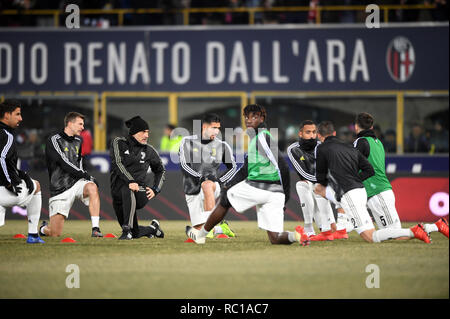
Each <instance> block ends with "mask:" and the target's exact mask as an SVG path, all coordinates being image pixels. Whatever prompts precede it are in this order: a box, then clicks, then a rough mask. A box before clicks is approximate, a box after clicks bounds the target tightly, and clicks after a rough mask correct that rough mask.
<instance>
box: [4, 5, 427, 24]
mask: <svg viewBox="0 0 450 319" xmlns="http://www.w3.org/2000/svg"><path fill="white" fill-rule="evenodd" d="M379 8H380V10H381V11H383V21H384V22H389V12H390V11H391V10H424V9H435V8H436V6H435V5H432V4H421V5H380V6H379ZM310 10H314V11H315V22H316V23H317V24H320V23H322V12H324V11H362V12H364V13H365V10H366V6H317V7H315V8H310V7H308V6H299V7H271V8H265V7H241V8H185V9H171V10H164V9H162V8H154V9H82V10H80V14H81V15H116V16H117V23H118V25H119V26H122V25H123V23H124V16H125V15H126V14H165V13H172V14H177V13H178V14H182V16H183V24H184V25H189V20H190V15H191V14H192V13H247V14H248V16H249V24H255V14H256V13H267V12H305V11H310ZM66 14H67V13H65V12H64V11H62V10H37V9H36V10H33V9H32V10H2V11H0V15H38V16H53V21H54V22H53V24H54V26H55V27H58V26H59V22H60V21H59V20H60V16H65V15H66Z"/></svg>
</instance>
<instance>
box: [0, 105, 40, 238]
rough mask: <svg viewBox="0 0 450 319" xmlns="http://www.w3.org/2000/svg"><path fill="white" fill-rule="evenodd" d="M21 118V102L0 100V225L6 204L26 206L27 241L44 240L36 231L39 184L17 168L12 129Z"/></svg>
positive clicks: (9, 205)
mask: <svg viewBox="0 0 450 319" xmlns="http://www.w3.org/2000/svg"><path fill="white" fill-rule="evenodd" d="M20 122H22V115H21V105H20V103H18V102H16V101H5V102H3V103H1V104H0V150H1V159H0V164H1V168H2V169H1V172H0V226H3V225H4V222H5V207H13V206H16V205H17V206H23V207H26V208H27V217H28V238H27V243H29V244H34V243H44V241H43V240H41V239H40V238H39V235H38V224H39V217H40V215H41V207H42V196H41V186H40V184H39V182H38V181H36V180H33V179H31V178H30V176H28V174H27V173H26V172H24V171H22V170H20V169H18V168H17V160H18V156H17V150H16V142H15V137H14V129H15V128H16V127H18V126H19V124H20Z"/></svg>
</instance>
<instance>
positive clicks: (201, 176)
mask: <svg viewBox="0 0 450 319" xmlns="http://www.w3.org/2000/svg"><path fill="white" fill-rule="evenodd" d="M179 156H180V167H181V171H182V172H183V185H184V193H185V194H186V195H195V194H198V193H200V189H201V183H202V182H203V181H205V180H206V179H208V180H211V181H214V182H219V184H221V185H222V184H224V183H226V182H227V181H228V180H229V179H230V178H231V177H232V176H233V174H234V172H235V171H236V162H235V160H234V156H233V151H232V150H231V147H230V146H229V145H228V144H227V143H226V142H224V141H221V140H219V139H217V138H216V139H214V140H200V139H199V138H198V136H197V135H192V136H186V137H184V138H183V139H182V141H181V144H180V150H179ZM222 163H223V164H224V165H225V166H226V168H227V169H226V170H224V171H222V172H220V171H219V168H220V165H221V164H222Z"/></svg>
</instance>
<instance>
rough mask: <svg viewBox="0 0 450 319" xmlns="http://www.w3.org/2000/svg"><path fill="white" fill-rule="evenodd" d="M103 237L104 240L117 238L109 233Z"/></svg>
mask: <svg viewBox="0 0 450 319" xmlns="http://www.w3.org/2000/svg"><path fill="white" fill-rule="evenodd" d="M105 237H106V238H117V236H116V235H114V234H111V233H109V234H106V235H105Z"/></svg>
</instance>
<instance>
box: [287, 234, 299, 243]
mask: <svg viewBox="0 0 450 319" xmlns="http://www.w3.org/2000/svg"><path fill="white" fill-rule="evenodd" d="M287 233H288V240H289V241H290V242H291V243H295V242H296V241H297V240H296V239H295V233H294V232H292V231H288V232H287Z"/></svg>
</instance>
